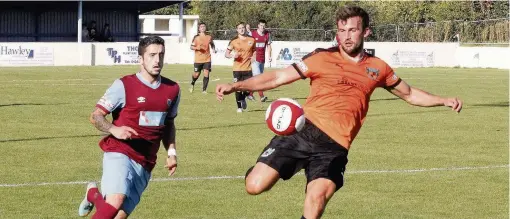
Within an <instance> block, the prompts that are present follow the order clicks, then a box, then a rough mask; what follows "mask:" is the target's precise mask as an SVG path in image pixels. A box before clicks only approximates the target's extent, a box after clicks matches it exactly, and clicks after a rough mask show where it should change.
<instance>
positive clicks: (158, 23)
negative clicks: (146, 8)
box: [154, 19, 170, 31]
mask: <svg viewBox="0 0 510 219" xmlns="http://www.w3.org/2000/svg"><path fill="white" fill-rule="evenodd" d="M169 26H170V25H169V20H168V19H156V20H155V21H154V30H155V31H169V30H170V27H169Z"/></svg>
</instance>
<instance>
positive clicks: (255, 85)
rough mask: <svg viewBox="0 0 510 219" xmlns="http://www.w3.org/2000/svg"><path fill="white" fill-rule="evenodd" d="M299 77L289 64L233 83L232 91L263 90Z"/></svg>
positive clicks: (290, 81) (288, 82)
mask: <svg viewBox="0 0 510 219" xmlns="http://www.w3.org/2000/svg"><path fill="white" fill-rule="evenodd" d="M299 79H301V76H300V74H299V73H298V72H297V70H296V69H295V68H294V67H293V66H289V67H287V68H284V69H278V70H275V71H271V72H265V73H264V74H260V75H257V76H255V77H251V78H250V79H248V80H244V81H239V82H236V83H233V84H232V88H233V91H265V90H271V89H274V88H277V87H279V86H282V85H285V84H290V83H292V82H294V81H297V80H299Z"/></svg>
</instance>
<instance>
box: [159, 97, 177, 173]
mask: <svg viewBox="0 0 510 219" xmlns="http://www.w3.org/2000/svg"><path fill="white" fill-rule="evenodd" d="M180 99H181V95H180V93H179V94H178V95H177V98H176V100H175V102H174V103H173V105H172V107H171V108H170V109H169V111H168V114H167V117H166V119H165V129H164V130H163V138H162V142H163V147H164V148H165V150H166V151H167V154H168V157H167V159H166V165H165V168H167V169H168V171H169V176H171V175H173V174H174V172H175V170H176V168H177V151H176V146H175V134H176V129H175V122H174V121H175V117H177V109H178V107H179V102H180Z"/></svg>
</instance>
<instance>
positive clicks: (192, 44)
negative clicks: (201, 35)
mask: <svg viewBox="0 0 510 219" xmlns="http://www.w3.org/2000/svg"><path fill="white" fill-rule="evenodd" d="M196 39H197V36H196V35H195V36H194V37H193V40H192V41H191V46H195V45H196V44H195V40H196Z"/></svg>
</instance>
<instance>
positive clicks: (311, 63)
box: [292, 51, 321, 79]
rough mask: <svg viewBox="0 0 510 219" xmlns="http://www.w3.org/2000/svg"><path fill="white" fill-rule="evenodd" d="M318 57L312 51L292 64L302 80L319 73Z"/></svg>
mask: <svg viewBox="0 0 510 219" xmlns="http://www.w3.org/2000/svg"><path fill="white" fill-rule="evenodd" d="M320 62H321V60H320V55H319V54H318V53H317V52H316V51H314V52H311V53H309V54H308V55H306V56H303V59H301V60H298V61H296V62H295V63H293V64H292V66H293V67H294V69H296V71H297V72H298V74H299V75H300V76H301V78H302V79H306V78H313V77H315V75H316V74H317V73H318V72H320V65H321V63H320Z"/></svg>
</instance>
